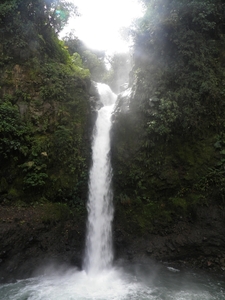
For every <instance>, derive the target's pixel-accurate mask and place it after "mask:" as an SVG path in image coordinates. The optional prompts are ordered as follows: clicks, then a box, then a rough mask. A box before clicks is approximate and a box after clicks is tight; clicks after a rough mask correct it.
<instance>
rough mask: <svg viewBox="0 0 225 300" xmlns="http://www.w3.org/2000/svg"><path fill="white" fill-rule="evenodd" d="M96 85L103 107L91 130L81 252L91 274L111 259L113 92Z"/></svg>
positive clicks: (103, 268)
mask: <svg viewBox="0 0 225 300" xmlns="http://www.w3.org/2000/svg"><path fill="white" fill-rule="evenodd" d="M97 88H98V92H99V95H100V101H101V103H102V104H103V107H102V108H100V109H99V110H98V115H97V119H96V124H95V128H94V131H93V142H92V168H91V170H90V174H89V196H88V203H87V209H88V221H87V238H86V253H85V270H86V271H87V272H88V273H92V274H97V273H99V272H101V271H102V270H105V269H107V268H109V267H110V266H111V263H112V260H113V249H112V220H113V204H112V190H111V177H112V169H111V164H110V157H109V152H110V134H109V133H110V128H111V114H112V111H113V107H114V103H115V100H116V95H115V94H114V93H113V92H112V91H111V89H110V88H109V86H108V85H106V84H102V83H98V84H97Z"/></svg>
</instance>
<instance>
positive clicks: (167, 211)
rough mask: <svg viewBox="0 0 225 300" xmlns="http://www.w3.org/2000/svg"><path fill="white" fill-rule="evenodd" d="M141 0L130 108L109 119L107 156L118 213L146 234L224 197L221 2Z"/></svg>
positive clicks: (224, 8)
mask: <svg viewBox="0 0 225 300" xmlns="http://www.w3.org/2000/svg"><path fill="white" fill-rule="evenodd" d="M143 2H144V3H145V5H146V13H145V15H144V17H143V18H141V19H140V20H139V21H138V23H137V25H136V30H135V32H134V39H135V44H134V61H135V63H134V69H133V72H132V74H131V77H132V81H131V87H132V90H131V97H130V106H129V107H130V110H129V112H128V113H126V114H122V113H120V114H118V113H117V114H116V115H115V117H114V127H113V145H112V147H113V152H112V154H113V164H114V174H115V176H114V182H115V183H114V185H115V195H116V203H117V209H118V214H122V216H121V217H123V218H127V220H129V221H128V225H130V226H131V227H130V228H132V224H133V225H134V224H135V223H138V224H139V229H140V230H142V231H143V232H146V230H150V229H151V228H152V227H154V225H155V224H156V223H157V222H168V221H172V220H173V219H176V217H179V216H180V215H182V214H183V213H185V214H189V213H191V214H194V211H195V206H196V205H199V204H203V203H204V204H206V203H208V202H210V201H213V202H214V203H220V204H221V203H223V202H224V197H225V182H224V175H225V171H224V167H225V165H224V162H225V161H224V158H225V157H224V153H225V138H224V126H225V118H224V115H225V89H224V74H225V60H224V57H225V56H224V43H225V18H224V15H225V3H224V1H222V0H216V1H215V0H206V1H202V0H192V1H183V0H173V1H167V0H162V1H155V0H148V1H143ZM122 100H123V99H122ZM122 100H121V101H120V103H119V104H118V107H120V105H122V104H121V103H122Z"/></svg>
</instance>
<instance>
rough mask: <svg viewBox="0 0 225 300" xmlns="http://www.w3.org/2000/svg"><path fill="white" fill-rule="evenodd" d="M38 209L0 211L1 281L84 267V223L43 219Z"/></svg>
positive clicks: (2, 208) (74, 220)
mask: <svg viewBox="0 0 225 300" xmlns="http://www.w3.org/2000/svg"><path fill="white" fill-rule="evenodd" d="M42 212H44V211H41V210H39V208H33V207H30V208H28V207H27V208H18V207H7V206H1V208H0V232H1V235H0V245H1V247H0V282H11V281H14V280H16V279H23V278H28V277H31V276H34V275H37V274H41V273H42V272H44V271H43V270H44V268H46V267H47V266H49V265H52V266H61V265H67V266H75V267H77V268H81V265H82V257H83V248H84V236H85V224H84V222H85V218H83V220H84V222H83V221H82V220H81V219H80V220H78V219H77V217H75V219H73V220H70V219H67V220H61V221H60V220H53V219H52V220H51V219H50V218H49V219H46V218H42V217H41V216H43V215H42Z"/></svg>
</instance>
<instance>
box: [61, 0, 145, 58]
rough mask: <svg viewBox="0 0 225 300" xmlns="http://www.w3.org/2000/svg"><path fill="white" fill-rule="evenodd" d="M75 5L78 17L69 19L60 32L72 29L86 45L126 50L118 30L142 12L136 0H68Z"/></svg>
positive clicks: (129, 23) (110, 50) (117, 50)
mask: <svg viewBox="0 0 225 300" xmlns="http://www.w3.org/2000/svg"><path fill="white" fill-rule="evenodd" d="M72 1H73V2H74V4H75V5H76V6H77V7H78V11H79V13H80V14H81V16H80V17H75V18H73V19H70V21H69V24H68V25H67V27H66V28H65V29H64V30H63V32H62V33H61V36H64V35H65V34H66V33H67V32H69V31H71V30H73V29H74V30H75V35H76V36H77V37H78V38H79V39H80V40H82V41H84V42H85V44H86V45H87V46H89V47H90V48H93V49H98V50H107V51H109V52H124V51H128V44H127V43H126V42H125V41H123V40H122V38H121V36H120V33H119V30H120V29H121V28H122V27H128V26H129V25H131V23H132V21H133V20H134V19H135V18H138V17H140V16H141V15H142V14H143V10H142V7H141V4H140V3H139V2H138V0H72Z"/></svg>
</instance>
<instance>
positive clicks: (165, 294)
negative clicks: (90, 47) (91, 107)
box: [0, 84, 225, 300]
mask: <svg viewBox="0 0 225 300" xmlns="http://www.w3.org/2000/svg"><path fill="white" fill-rule="evenodd" d="M98 88H99V92H100V94H101V95H102V101H103V103H104V105H105V106H104V107H102V108H101V109H100V110H99V111H98V118H97V121H96V128H95V133H94V136H93V147H92V151H93V166H92V169H91V171H90V180H89V181H90V182H89V201H88V210H89V217H88V226H87V228H88V234H87V243H86V258H85V270H84V271H78V270H76V269H70V270H67V271H66V272H59V271H57V267H56V268H55V269H54V270H52V271H49V270H47V269H46V272H47V273H48V275H42V276H39V277H35V278H30V279H26V280H19V281H17V282H16V283H11V284H2V285H0V300H222V299H223V300H224V299H225V283H224V280H223V279H221V278H209V277H208V276H207V275H206V274H196V273H193V272H192V273H190V272H182V271H181V270H176V269H173V268H169V267H166V266H159V265H158V266H157V265H155V266H154V265H153V264H152V263H149V262H145V263H143V264H137V265H131V264H130V265H125V266H123V267H115V266H112V265H111V264H112V260H113V251H112V229H111V223H112V218H113V207H112V192H111V189H110V183H111V173H112V171H111V166H110V161H109V155H108V154H109V151H110V149H109V147H110V140H109V131H110V126H111V121H110V116H111V112H112V109H113V103H114V101H115V95H113V94H112V93H111V92H110V90H109V88H108V87H107V86H105V85H101V84H99V85H98ZM103 95H104V96H103Z"/></svg>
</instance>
